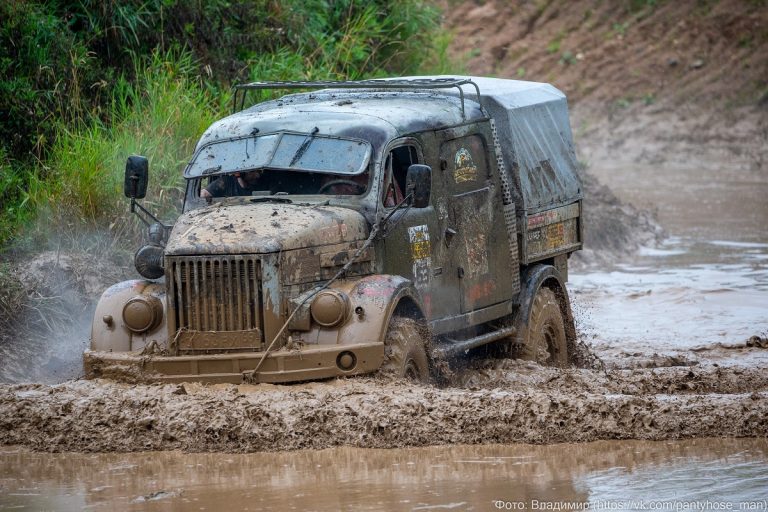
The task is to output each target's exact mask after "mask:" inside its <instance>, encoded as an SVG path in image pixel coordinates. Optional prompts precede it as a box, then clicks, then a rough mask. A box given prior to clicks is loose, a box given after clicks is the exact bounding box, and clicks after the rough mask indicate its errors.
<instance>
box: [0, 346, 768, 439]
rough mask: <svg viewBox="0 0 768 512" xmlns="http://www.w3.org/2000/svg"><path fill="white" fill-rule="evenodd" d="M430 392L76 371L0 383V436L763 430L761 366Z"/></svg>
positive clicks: (374, 384) (521, 380) (513, 381)
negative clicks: (70, 376)
mask: <svg viewBox="0 0 768 512" xmlns="http://www.w3.org/2000/svg"><path fill="white" fill-rule="evenodd" d="M490 366H491V367H490V368H481V369H472V370H468V371H467V372H465V373H466V375H464V376H461V375H460V376H459V380H460V381H461V382H463V386H464V387H458V388H457V387H453V388H445V389H439V388H435V387H424V386H414V385H409V384H406V383H398V382H381V381H377V380H374V379H350V380H338V381H331V382H325V383H312V384H303V385H294V386H274V385H266V384H262V385H257V386H250V385H242V386H234V385H229V386H201V385H194V384H185V385H155V386H146V385H124V384H116V383H113V382H108V381H76V382H67V383H64V384H59V385H53V386H48V385H41V384H33V385H15V386H3V387H2V388H0V444H13V445H23V446H27V447H30V448H32V449H35V450H41V451H86V452H89V451H140V450H176V449H181V450H186V451H227V452H248V451H275V450H296V449H305V448H328V447H332V446H340V445H346V446H357V447H368V448H394V447H403V446H425V445H440V444H482V443H518V442H523V443H556V442H565V441H594V440H599V439H650V440H658V439H677V438H687V437H703V436H727V437H732V436H735V437H765V436H768V423H766V422H765V418H766V417H768V373H767V372H766V368H755V367H743V368H742V367H728V368H723V367H719V366H716V365H710V366H704V367H697V368H687V367H686V368H655V369H635V370H614V371H607V372H605V373H602V372H598V371H593V370H558V369H545V368H541V367H537V366H536V365H532V364H527V363H514V362H509V361H500V362H499V364H498V365H495V366H496V367H494V365H490Z"/></svg>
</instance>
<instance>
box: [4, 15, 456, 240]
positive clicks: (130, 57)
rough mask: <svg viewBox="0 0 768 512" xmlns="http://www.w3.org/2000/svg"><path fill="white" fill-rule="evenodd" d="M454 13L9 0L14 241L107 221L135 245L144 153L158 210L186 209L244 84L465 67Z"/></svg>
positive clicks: (8, 216) (66, 233) (7, 93)
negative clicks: (214, 133) (130, 168)
mask: <svg viewBox="0 0 768 512" xmlns="http://www.w3.org/2000/svg"><path fill="white" fill-rule="evenodd" d="M439 21H440V18H439V12H438V10H437V9H436V8H435V7H433V6H432V5H431V4H429V3H427V2H424V1H423V0H371V1H361V0H336V1H334V2H328V1H326V0H303V1H302V0H285V1H284V2H271V1H270V0H211V1H210V2H203V3H201V2H197V1H194V0H174V1H171V2H169V1H167V0H126V1H124V2H107V3H103V2H98V1H96V0H82V1H81V2H78V3H76V4H74V3H73V4H70V3H67V2H64V3H59V2H41V1H35V0H30V1H29V2H22V3H14V2H11V3H7V4H2V7H0V93H2V94H0V109H6V110H8V111H10V113H11V116H10V118H9V119H5V120H3V119H1V118H0V133H1V134H4V135H6V136H5V137H3V138H0V171H1V172H0V200H1V201H2V204H3V208H2V209H1V210H0V252H2V251H3V250H4V249H7V248H8V247H10V246H14V247H19V246H22V247H28V248H41V246H44V245H45V244H48V243H49V242H50V240H51V239H53V238H61V237H62V236H63V237H70V238H71V239H72V240H75V239H76V238H77V236H76V235H75V234H74V233H76V232H78V231H80V232H88V231H93V230H94V228H95V229H97V230H103V229H105V228H106V229H109V230H110V232H111V233H112V236H113V237H115V238H119V237H123V238H126V239H127V240H126V243H127V244H130V243H133V241H134V240H131V239H135V238H136V237H138V236H140V230H139V229H137V227H138V223H137V222H136V221H135V219H131V220H128V218H129V214H128V202H127V200H126V199H125V198H124V196H123V193H122V182H123V170H124V167H125V160H126V158H127V157H128V156H129V155H131V154H142V155H145V156H147V157H148V158H149V161H150V188H149V191H148V194H147V200H146V201H145V204H146V206H147V207H148V208H149V209H151V210H152V211H154V212H157V213H159V214H160V216H161V217H163V218H164V219H167V220H169V221H170V220H172V219H173V217H174V216H175V215H176V213H177V212H178V208H179V206H180V205H181V200H182V197H183V186H184V183H183V179H182V177H181V170H182V168H183V166H184V164H185V162H186V160H187V159H188V157H189V156H190V154H191V153H192V151H193V148H194V145H195V143H196V142H197V140H198V138H199V137H200V135H201V134H202V132H203V131H204V130H205V128H207V127H208V126H209V125H210V124H211V123H212V122H213V121H215V120H216V119H218V118H220V117H222V116H223V115H225V114H227V113H229V111H230V109H231V99H232V94H231V84H232V83H235V82H243V81H250V80H308V79H358V78H368V77H376V76H384V75H406V74H448V73H451V72H461V70H462V69H461V66H457V65H455V64H454V63H453V62H452V61H451V59H450V58H449V57H448V52H447V49H448V45H449V43H450V41H451V35H450V34H449V33H445V32H443V31H441V30H440V29H439ZM267 97H268V96H267V95H261V96H260V97H258V96H256V95H253V96H252V97H249V102H254V101H258V100H262V99H266V98H267ZM4 101H8V102H10V103H9V104H8V105H5V104H4V103H3V102H4ZM6 107H8V108H6ZM25 112H31V113H32V115H31V116H26V117H25ZM8 141H10V142H8ZM125 235H128V236H125Z"/></svg>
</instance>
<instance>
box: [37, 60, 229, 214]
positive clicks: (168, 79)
mask: <svg viewBox="0 0 768 512" xmlns="http://www.w3.org/2000/svg"><path fill="white" fill-rule="evenodd" d="M196 71H197V68H196V66H195V65H194V63H193V60H192V57H191V55H190V54H189V53H188V52H182V53H180V54H179V53H177V52H167V53H165V54H160V53H159V52H156V53H154V54H153V55H152V56H151V57H149V58H139V59H138V64H137V69H136V71H135V72H134V73H133V74H134V76H135V79H134V80H131V81H129V80H128V79H127V78H125V77H120V78H119V79H117V80H116V81H115V83H114V85H113V89H112V91H113V92H112V97H111V102H110V104H109V108H108V112H109V116H108V117H109V120H110V122H109V123H105V122H103V121H101V120H99V119H98V118H95V119H91V120H90V122H88V123H80V124H78V125H76V126H75V127H67V126H60V127H59V131H58V135H57V138H56V140H55V142H54V144H53V147H52V148H51V151H50V155H49V158H48V159H47V160H46V162H45V167H44V172H42V173H39V175H38V177H37V180H38V183H39V184H40V185H41V186H39V187H37V188H36V189H35V191H34V193H33V194H32V195H31V197H30V201H31V203H32V206H33V208H34V209H38V210H39V209H43V208H46V207H48V206H49V205H56V207H57V209H58V210H59V211H60V213H62V214H63V215H65V216H66V217H67V218H68V219H69V220H70V221H77V222H79V223H82V224H87V225H99V224H102V225H109V224H114V223H115V221H116V220H118V219H120V220H122V219H121V218H123V217H125V216H127V208H128V206H127V202H126V201H125V198H124V197H123V191H122V186H123V170H124V168H125V161H126V158H127V157H128V156H130V155H132V154H141V155H146V156H147V157H148V158H149V159H150V165H151V173H150V178H151V180H150V190H149V193H148V197H149V200H148V201H147V203H148V206H149V207H151V208H153V209H155V210H156V211H159V212H161V214H164V215H171V214H172V213H173V212H174V211H175V210H176V208H177V207H178V206H179V205H180V202H181V199H182V197H183V180H182V178H181V170H182V169H183V166H184V164H185V163H186V160H187V158H188V157H189V155H190V154H191V153H192V151H193V149H194V145H195V143H196V142H197V139H198V138H199V136H200V134H201V133H202V132H203V131H204V130H205V128H206V127H207V126H208V125H209V124H210V123H212V122H213V121H214V120H215V119H216V118H217V117H219V116H220V113H221V105H222V103H221V102H222V101H224V102H226V101H227V95H224V96H223V97H222V96H220V95H217V94H213V93H212V91H211V90H209V89H208V88H206V87H205V86H204V85H203V83H202V81H201V79H200V77H199V76H197V75H196Z"/></svg>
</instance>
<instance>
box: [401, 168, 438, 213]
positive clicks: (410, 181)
mask: <svg viewBox="0 0 768 512" xmlns="http://www.w3.org/2000/svg"><path fill="white" fill-rule="evenodd" d="M431 189H432V168H431V167H430V166H428V165H421V164H413V165H411V166H410V167H408V174H406V175H405V195H406V196H407V195H409V194H410V195H411V206H413V207H414V208H424V207H426V206H428V205H429V194H430V191H431Z"/></svg>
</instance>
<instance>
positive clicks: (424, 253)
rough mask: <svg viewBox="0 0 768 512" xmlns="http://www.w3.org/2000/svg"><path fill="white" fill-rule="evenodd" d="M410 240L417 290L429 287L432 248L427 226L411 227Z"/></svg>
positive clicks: (409, 230)
mask: <svg viewBox="0 0 768 512" xmlns="http://www.w3.org/2000/svg"><path fill="white" fill-rule="evenodd" d="M408 240H409V242H410V244H411V258H413V282H414V284H415V285H416V287H417V288H421V287H425V286H429V282H430V280H431V279H432V246H431V244H430V242H429V229H428V228H427V225H426V224H423V225H421V226H411V227H409V228H408Z"/></svg>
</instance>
